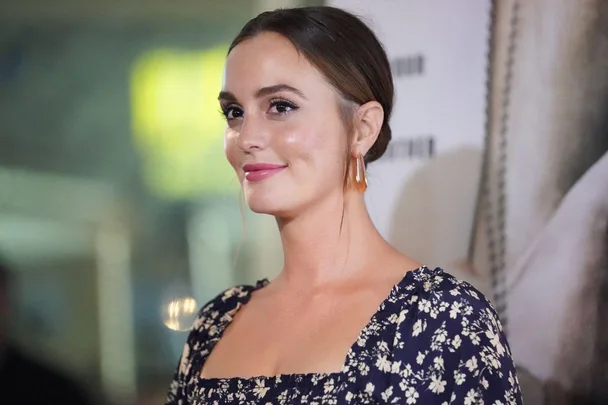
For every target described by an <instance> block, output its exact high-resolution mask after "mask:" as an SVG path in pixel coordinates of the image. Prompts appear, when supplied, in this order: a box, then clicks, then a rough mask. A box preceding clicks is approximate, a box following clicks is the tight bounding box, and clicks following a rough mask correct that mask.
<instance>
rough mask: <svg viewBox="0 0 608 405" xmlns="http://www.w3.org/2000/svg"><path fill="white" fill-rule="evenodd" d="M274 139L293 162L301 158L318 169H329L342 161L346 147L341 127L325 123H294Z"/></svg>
mask: <svg viewBox="0 0 608 405" xmlns="http://www.w3.org/2000/svg"><path fill="white" fill-rule="evenodd" d="M276 139H277V143H279V144H280V148H281V149H282V151H284V155H285V156H286V157H288V158H289V159H290V160H293V161H294V163H295V161H296V160H302V161H305V162H306V163H307V164H308V165H312V166H313V167H315V168H319V169H329V167H328V166H333V165H334V164H335V163H336V162H338V161H342V160H343V159H344V156H345V153H346V148H347V146H346V135H345V134H343V130H342V128H341V127H340V126H336V125H331V124H329V125H328V124H325V123H319V124H317V123H314V124H311V123H310V122H308V123H302V124H301V125H297V126H296V125H294V126H292V127H291V128H288V129H287V128H286V130H285V131H284V132H283V134H282V135H281V136H279V137H276Z"/></svg>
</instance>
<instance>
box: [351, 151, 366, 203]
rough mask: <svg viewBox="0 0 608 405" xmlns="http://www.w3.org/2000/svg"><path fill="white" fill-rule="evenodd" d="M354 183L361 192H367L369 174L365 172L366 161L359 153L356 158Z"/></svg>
mask: <svg viewBox="0 0 608 405" xmlns="http://www.w3.org/2000/svg"><path fill="white" fill-rule="evenodd" d="M353 180H354V181H353V183H354V185H355V189H356V190H357V191H358V192H360V193H362V194H363V193H365V190H367V174H366V173H365V161H364V160H363V155H359V156H357V157H356V158H355V170H354V179H353Z"/></svg>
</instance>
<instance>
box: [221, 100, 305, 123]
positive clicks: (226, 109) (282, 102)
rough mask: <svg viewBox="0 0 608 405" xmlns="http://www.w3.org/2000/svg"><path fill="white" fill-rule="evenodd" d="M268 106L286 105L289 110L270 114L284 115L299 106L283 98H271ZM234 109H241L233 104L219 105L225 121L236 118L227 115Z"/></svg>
mask: <svg viewBox="0 0 608 405" xmlns="http://www.w3.org/2000/svg"><path fill="white" fill-rule="evenodd" d="M268 104H269V106H270V108H269V109H271V108H276V107H277V106H282V107H287V108H290V109H291V110H290V111H283V112H276V113H272V114H278V115H285V114H289V113H290V112H293V111H295V110H297V109H298V108H299V107H298V106H297V105H295V104H294V103H292V102H291V101H289V100H286V99H284V98H273V99H272V100H270V101H269V103H268ZM235 109H239V110H241V111H242V109H241V108H240V107H238V106H237V105H235V104H228V105H226V106H221V107H220V114H222V115H223V116H224V118H225V119H226V120H227V121H232V120H234V119H237V118H236V117H232V118H230V117H229V114H230V112H231V111H234V110H235Z"/></svg>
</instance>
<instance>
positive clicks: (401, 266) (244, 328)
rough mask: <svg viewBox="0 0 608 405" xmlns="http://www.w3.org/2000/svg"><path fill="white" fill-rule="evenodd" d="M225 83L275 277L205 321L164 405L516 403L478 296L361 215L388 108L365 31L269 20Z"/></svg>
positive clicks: (231, 150) (312, 14)
mask: <svg viewBox="0 0 608 405" xmlns="http://www.w3.org/2000/svg"><path fill="white" fill-rule="evenodd" d="M225 73H226V75H225V86H224V89H223V91H222V92H221V93H220V97H219V100H220V105H221V109H222V111H223V113H224V115H225V116H226V119H227V122H228V128H227V130H226V135H225V152H226V156H227V158H228V161H229V162H230V164H231V165H232V166H233V167H234V169H235V171H236V174H237V176H238V178H239V180H240V182H241V184H242V188H243V192H244V195H245V199H246V201H247V204H248V205H249V207H250V209H251V210H253V211H254V212H257V213H261V214H268V215H273V216H274V217H275V218H276V220H277V224H278V227H279V231H280V235H281V240H282V244H283V250H284V268H283V270H282V271H281V273H280V274H279V275H278V276H277V277H276V278H275V279H274V280H273V281H272V282H271V283H269V282H268V281H266V280H264V281H260V282H258V283H257V285H255V286H240V287H235V288H233V289H230V290H228V291H226V292H224V293H223V294H221V295H220V296H218V297H217V298H216V299H214V300H212V301H211V302H210V303H209V304H207V305H206V306H205V307H204V308H203V309H202V310H201V312H200V314H199V316H198V319H197V320H196V321H195V323H194V326H193V329H192V332H191V333H190V336H189V338H188V342H187V344H186V346H185V347H184V352H183V354H182V356H181V360H180V364H179V367H178V370H177V372H176V375H175V380H174V381H173V383H172V385H171V388H170V392H169V395H168V400H167V403H168V404H226V403H235V404H236V403H238V404H258V403H259V404H266V403H272V404H296V403H310V404H314V403H318V404H325V403H328V404H343V403H344V404H346V403H352V404H370V403H393V404H416V403H418V404H426V405H428V404H443V403H446V404H447V403H459V404H461V403H465V404H477V403H485V404H511V403H513V404H520V403H521V402H522V401H521V394H520V390H519V386H518V383H517V378H516V375H515V371H514V366H513V362H512V360H511V357H510V352H509V348H508V345H507V342H506V340H505V337H504V335H503V333H502V327H501V325H500V322H499V321H498V319H497V316H496V314H495V312H494V310H493V309H492V307H491V306H490V304H489V303H488V302H487V301H486V299H485V298H484V297H483V296H482V295H481V294H480V293H479V292H477V291H476V290H475V289H474V288H472V287H471V286H470V285H468V284H466V283H463V282H461V281H459V280H457V279H455V278H453V277H452V276H450V275H449V274H447V273H444V272H443V271H442V270H441V269H439V268H437V269H434V270H432V269H430V268H427V267H425V266H422V265H420V264H419V263H416V262H415V261H414V260H412V259H410V258H407V257H405V256H403V255H402V254H401V253H399V252H398V251H397V250H396V249H394V248H393V247H391V246H390V245H389V244H388V243H387V242H386V241H385V240H384V239H383V238H382V237H381V236H380V234H379V233H378V232H377V230H376V229H375V228H374V225H373V223H372V221H371V220H370V218H369V216H368V213H367V210H366V207H365V203H364V198H363V193H364V192H365V189H366V187H367V180H366V176H365V166H366V164H368V163H370V162H372V161H374V160H376V159H378V158H380V157H381V156H382V154H383V153H384V151H385V150H386V147H387V145H388V143H389V141H390V139H391V130H390V126H389V117H390V114H391V109H392V107H393V97H394V94H393V82H392V77H391V72H390V67H389V63H388V60H387V57H386V54H385V53H384V51H383V49H382V46H381V44H380V43H379V42H378V40H377V39H376V37H375V36H374V34H373V33H372V31H371V30H370V29H369V28H368V27H367V26H366V25H365V24H363V23H362V22H361V21H360V20H359V19H357V18H356V17H354V16H353V15H351V14H349V13H347V12H345V11H342V10H339V9H335V8H330V7H308V8H297V9H282V10H277V11H274V12H266V13H263V14H261V15H259V16H258V17H256V18H254V19H253V20H251V21H250V22H249V23H248V24H247V25H246V26H245V27H244V28H243V29H242V31H241V32H240V33H239V35H238V36H237V38H236V39H235V40H234V42H233V43H232V45H231V47H230V50H229V54H228V59H227V64H226V72H225ZM410 269H415V270H411V271H408V270H410ZM404 274H405V276H404Z"/></svg>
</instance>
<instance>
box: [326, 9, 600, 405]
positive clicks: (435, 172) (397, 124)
mask: <svg viewBox="0 0 608 405" xmlns="http://www.w3.org/2000/svg"><path fill="white" fill-rule="evenodd" d="M605 3H606V2H602V1H600V0H583V1H580V2H572V1H570V0H532V1H525V2H524V1H521V0H519V1H518V0H501V1H495V2H492V1H490V0H457V1H456V0H455V1H450V2H445V1H439V0H425V1H420V0H418V1H416V0H378V1H374V2H371V1H367V0H332V1H329V2H328V4H329V5H332V6H337V7H340V8H344V9H347V10H349V11H351V12H354V13H355V14H357V15H359V16H362V17H363V18H364V19H365V20H366V21H367V22H368V24H369V25H370V26H371V27H372V28H373V29H374V30H375V32H376V33H377V34H378V36H379V38H380V40H381V41H382V42H383V43H384V45H385V47H386V50H387V53H388V55H389V58H390V60H391V63H392V68H393V75H394V79H395V85H396V92H397V95H396V96H397V100H396V106H395V109H394V113H393V114H394V115H393V118H392V121H391V124H392V128H393V136H394V138H393V141H392V142H391V143H392V144H391V146H390V149H389V151H388V153H387V155H386V156H385V157H383V158H382V159H380V160H379V161H378V162H374V163H372V164H371V165H370V167H369V182H370V187H369V191H368V193H367V196H366V198H367V203H368V206H369V209H370V212H371V215H372V217H373V219H374V221H375V223H376V224H377V226H378V228H379V229H380V231H381V232H382V234H383V235H384V236H385V237H386V238H387V239H388V240H390V241H391V242H392V243H393V244H394V245H395V246H396V247H398V248H399V249H400V250H401V251H403V252H404V253H406V254H408V255H411V256H412V257H414V258H416V259H418V260H420V261H423V262H425V263H426V264H427V265H430V266H434V265H439V266H442V267H444V268H446V269H447V270H448V271H449V272H450V273H453V274H454V275H456V276H458V277H460V278H463V279H465V280H467V281H469V282H471V283H472V284H474V285H475V286H476V287H478V288H479V289H480V290H481V291H482V292H484V293H485V294H486V295H487V296H488V297H490V298H492V300H493V303H494V305H495V306H496V307H497V310H498V311H499V313H500V316H501V319H502V320H503V323H504V324H505V327H506V331H507V333H508V336H509V341H510V343H511V348H512V351H513V355H514V358H515V361H516V363H517V365H518V369H519V378H520V382H521V384H522V388H523V391H524V396H525V400H526V403H527V404H529V405H537V404H538V405H540V404H551V405H553V404H573V405H574V404H591V403H593V404H599V403H608V34H607V32H606V30H605V27H606V26H608V8H606V4H605Z"/></svg>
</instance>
